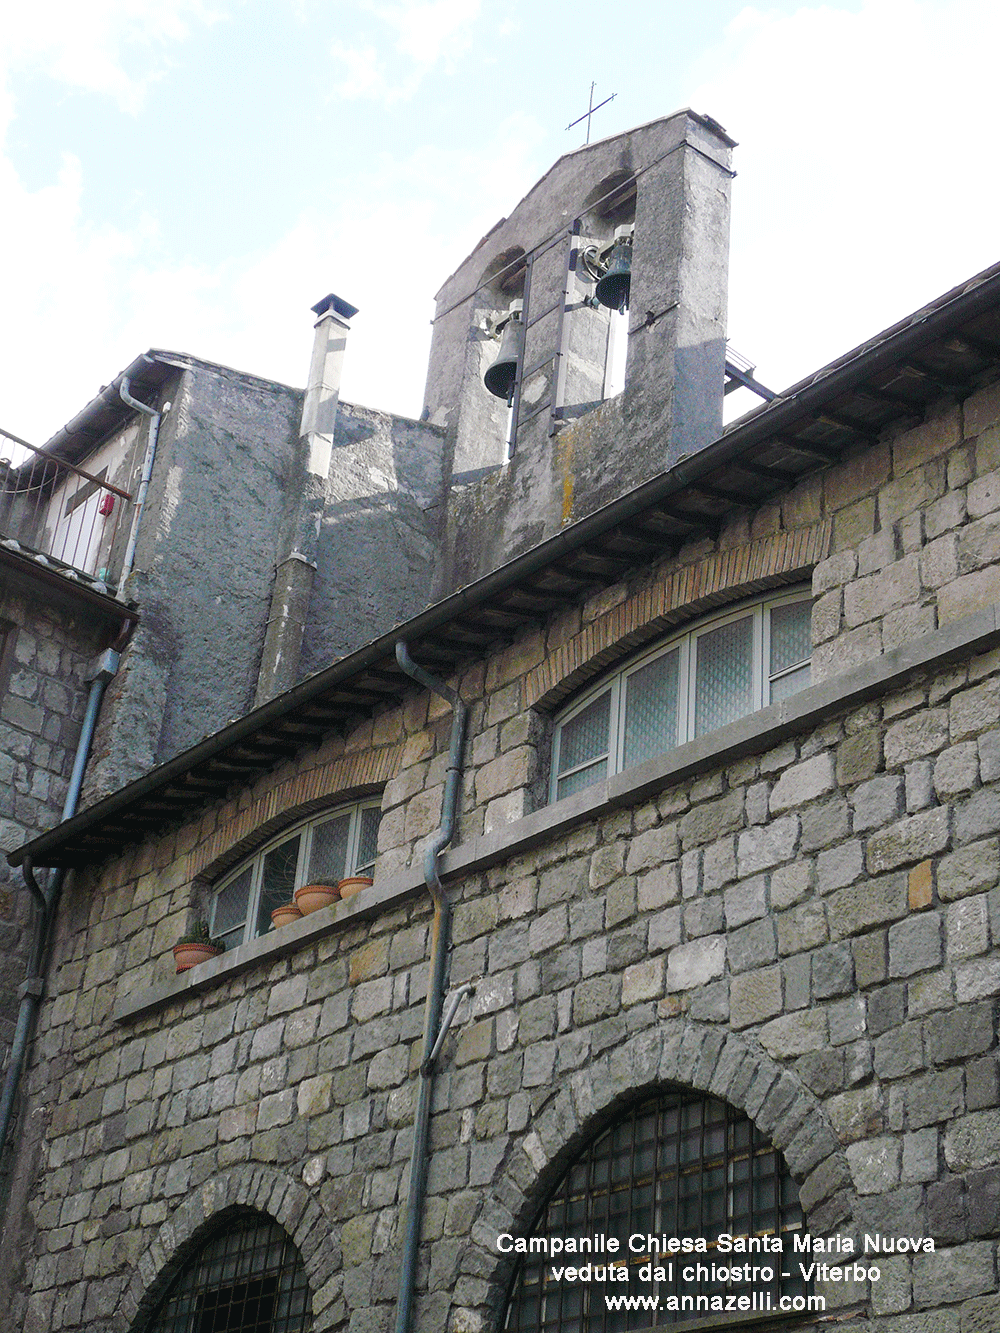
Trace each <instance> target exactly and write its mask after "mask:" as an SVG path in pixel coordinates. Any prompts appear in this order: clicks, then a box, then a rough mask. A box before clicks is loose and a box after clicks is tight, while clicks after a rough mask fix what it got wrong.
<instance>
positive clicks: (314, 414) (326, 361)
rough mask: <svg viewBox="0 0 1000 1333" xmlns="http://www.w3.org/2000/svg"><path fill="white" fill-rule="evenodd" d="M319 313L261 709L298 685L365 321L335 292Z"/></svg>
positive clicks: (263, 664)
mask: <svg viewBox="0 0 1000 1333" xmlns="http://www.w3.org/2000/svg"><path fill="white" fill-rule="evenodd" d="M312 310H313V314H315V315H316V316H317V319H316V325H315V335H314V337H313V349H312V357H311V359H310V363H309V381H308V384H307V385H306V392H305V397H304V398H303V400H302V419H301V422H300V425H299V442H300V446H302V457H303V461H304V472H303V474H301V478H300V484H299V485H298V486H295V485H294V483H293V484H292V485H291V486H290V488H289V496H288V502H287V506H286V510H285V521H284V523H283V525H282V531H283V532H284V533H285V534H286V536H285V539H284V541H283V543H282V547H281V549H280V551H279V553H278V559H277V563H276V565H275V570H274V583H273V585H272V588H271V607H270V612H269V614H268V619H267V629H266V631H265V635H264V647H263V651H262V653H261V660H260V669H259V671H258V673H257V691H256V694H255V696H254V705H253V706H254V707H255V708H258V707H259V706H260V705H261V704H264V703H266V702H267V701H268V699H273V698H274V697H275V696H276V695H278V694H281V693H283V691H285V690H287V689H290V688H291V686H292V685H294V684H295V681H296V679H297V677H298V670H299V657H300V654H301V652H302V635H303V631H304V630H305V624H306V617H307V616H308V614H309V599H310V595H311V593H312V585H313V576H314V575H315V572H316V544H317V540H318V537H319V529H320V524H321V522H322V520H323V509H324V506H325V504H326V484H327V477H328V476H329V473H330V461H331V458H332V455H333V435H334V429H335V427H336V424H337V406H338V404H339V402H340V377H341V373H342V371H343V367H344V351H345V349H346V347H347V334H348V331H349V329H350V321H351V319H352V318H353V317H354V316H355V315H356V314H357V313H358V312H357V308H356V307H355V306H352V305H350V304H349V303H348V302H347V301H345V300H343V299H342V298H341V297H339V296H335V295H334V294H333V293H332V292H331V293H330V294H329V295H328V296H324V297H323V299H322V300H321V301H317V303H316V304H315V305H314V306H313V307H312Z"/></svg>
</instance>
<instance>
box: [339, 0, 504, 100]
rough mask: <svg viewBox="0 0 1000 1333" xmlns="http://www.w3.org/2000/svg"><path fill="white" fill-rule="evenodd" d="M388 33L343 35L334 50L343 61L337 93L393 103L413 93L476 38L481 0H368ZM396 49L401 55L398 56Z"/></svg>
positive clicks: (365, 0) (365, 4)
mask: <svg viewBox="0 0 1000 1333" xmlns="http://www.w3.org/2000/svg"><path fill="white" fill-rule="evenodd" d="M362 7H363V8H364V9H365V10H367V11H369V12H370V13H372V14H374V15H375V17H376V18H378V19H379V20H380V21H381V22H382V24H384V25H385V28H387V29H388V38H387V39H383V40H379V41H378V42H377V45H372V43H371V42H368V41H366V42H362V43H360V44H353V45H352V44H350V43H347V42H343V41H341V40H340V39H337V40H336V41H334V42H333V43H332V44H331V48H330V54H331V55H332V56H333V58H334V60H335V61H339V63H340V65H341V66H342V70H343V76H342V78H341V79H340V81H339V82H338V84H337V92H338V93H339V95H340V96H341V97H344V98H347V99H348V100H355V99H358V98H372V99H375V100H380V101H384V102H385V103H386V105H388V106H391V105H393V104H394V103H396V102H400V101H405V100H407V99H408V98H410V97H412V96H413V94H414V93H415V92H416V91H417V89H418V88H419V86H420V84H421V83H422V82H423V80H424V79H425V78H426V76H427V75H428V74H429V73H430V71H431V70H432V69H433V68H434V67H435V66H436V65H438V64H441V63H444V64H445V65H446V66H448V67H450V66H451V65H452V64H453V62H454V61H455V60H456V59H457V58H458V57H459V56H460V55H461V54H462V52H463V51H465V50H466V49H467V48H468V46H469V45H470V43H471V28H472V25H473V24H474V22H475V20H476V19H477V17H478V15H479V0H400V2H399V3H397V4H392V5H383V4H378V3H374V2H373V0H362ZM392 53H395V58H393V57H392Z"/></svg>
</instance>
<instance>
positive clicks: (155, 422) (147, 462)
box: [115, 356, 170, 600]
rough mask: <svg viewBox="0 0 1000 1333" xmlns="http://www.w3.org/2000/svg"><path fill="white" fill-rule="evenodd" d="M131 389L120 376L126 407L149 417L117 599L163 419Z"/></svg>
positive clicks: (131, 552) (135, 537)
mask: <svg viewBox="0 0 1000 1333" xmlns="http://www.w3.org/2000/svg"><path fill="white" fill-rule="evenodd" d="M145 360H147V361H149V362H150V364H152V358H151V357H148V356H147V357H146V358H145ZM131 389H132V386H131V384H130V383H129V378H128V376H127V375H124V376H122V382H121V384H120V385H119V387H118V393H119V396H120V398H121V400H122V402H123V403H125V404H126V405H127V406H128V407H132V408H134V409H135V410H136V411H137V412H142V413H144V414H145V415H146V416H147V417H149V437H148V439H147V441H146V456H145V458H144V459H143V460H142V476H141V477H140V479H139V490H138V492H137V494H136V497H135V508H134V509H133V510H132V526H131V528H130V530H129V534H128V546H127V547H126V548H125V559H124V560H123V561H122V572H121V574H120V575H119V576H118V586H117V588H116V589H115V596H116V597H117V598H118V599H119V600H121V599H122V598H123V596H124V589H125V581H126V579H127V578H128V576H129V574H130V573H131V572H132V564H133V562H134V560H135V548H136V543H137V542H138V540H139V522H140V520H141V519H142V511H143V509H144V508H145V507H146V493H147V491H148V490H149V479H150V477H151V476H152V475H153V463H154V461H155V459H156V442H157V440H158V439H159V438H160V422H161V421H162V420H163V412H161V411H160V410H159V409H157V408H155V407H148V406H147V405H146V403H141V402H140V401H139V399H138V398H133V397H132V393H131ZM169 406H170V404H169V403H167V407H169ZM164 410H166V409H164Z"/></svg>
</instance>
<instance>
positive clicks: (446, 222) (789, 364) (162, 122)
mask: <svg viewBox="0 0 1000 1333" xmlns="http://www.w3.org/2000/svg"><path fill="white" fill-rule="evenodd" d="M998 47H1000V5H997V4H996V3H995V0H832V2H831V3H827V4H793V3H785V2H784V0H780V2H779V3H775V4H770V5H763V4H762V5H746V4H742V3H732V2H731V0H703V3H702V4H700V5H698V6H694V5H691V4H689V3H684V4H681V3H678V2H677V0H633V3H631V4H630V5H628V6H621V5H607V4H597V3H594V0H575V3H572V4H571V3H567V2H565V0H87V3H86V4H80V3H79V0H36V3H35V4H34V6H32V7H31V8H30V10H29V8H28V7H27V6H18V7H16V8H14V7H11V9H10V10H9V12H8V13H7V15H6V17H5V20H4V36H3V43H2V49H0V236H2V240H3V263H2V265H0V302H2V310H3V319H2V320H0V367H2V370H0V428H3V429H5V430H8V431H12V432H13V433H15V434H17V435H21V436H23V437H24V438H26V439H28V440H30V441H32V442H34V443H42V442H43V441H44V440H45V439H47V438H48V436H50V435H51V434H52V433H53V432H54V431H55V430H57V429H58V428H59V426H61V425H62V424H63V423H64V422H66V421H67V420H69V419H70V418H71V417H72V416H73V415H74V414H75V413H76V412H78V411H79V410H80V409H81V408H82V407H83V406H85V404H86V403H87V402H88V401H89V400H90V399H91V398H92V397H93V396H94V395H95V394H96V393H97V392H98V391H99V389H100V388H101V386H102V385H104V384H106V383H108V382H110V381H111V380H112V379H113V378H114V377H115V375H116V374H118V372H119V371H121V370H122V369H123V368H124V367H125V366H126V365H127V364H128V363H129V362H130V361H131V360H132V359H133V358H134V357H136V356H137V355H138V354H139V353H141V352H143V351H145V350H146V349H147V348H149V347H160V348H168V349H171V350H175V351H181V352H187V353H190V354H192V355H194V356H199V357H202V358H204V359H206V360H209V361H216V362H221V363H223V364H226V365H231V366H234V367H236V368H237V369H239V370H244V371H250V372H253V373H255V374H258V375H262V376H264V377H266V378H269V379H275V380H279V381H283V382H286V383H289V384H295V385H301V384H302V383H303V382H304V379H305V375H306V369H307V366H308V359H309V349H310V345H311V341H312V321H313V317H312V316H311V314H310V310H309V307H310V306H311V305H312V304H314V303H315V302H316V301H317V300H319V298H320V297H322V296H324V295H325V294H326V293H327V292H330V291H334V292H337V293H338V294H339V295H340V296H342V297H344V298H345V299H346V300H348V301H350V302H351V303H352V304H354V305H355V306H358V307H359V314H358V315H357V316H356V317H355V319H354V321H353V331H352V334H351V341H350V344H349V347H348V354H347V361H346V365H345V370H344V380H343V387H342V393H343V396H344V397H345V398H347V399H348V400H350V401H353V402H359V403H364V404H366V405H368V406H372V407H379V408H384V409H388V410H391V411H395V412H399V413H402V414H405V415H408V416H418V415H419V413H420V410H421V406H422V390H423V379H424V370H425V364H426V355H427V348H428V344H429V338H430V323H429V321H430V317H431V315H432V313H433V296H434V293H435V291H436V290H437V289H438V287H439V286H440V285H441V283H442V282H443V281H444V279H445V278H446V277H447V276H448V275H449V274H450V273H451V272H452V271H453V270H454V269H455V267H456V266H457V264H458V263H459V262H460V261H461V260H462V259H463V258H464V257H465V256H466V255H467V254H468V253H469V252H470V251H471V250H472V248H473V247H474V246H475V244H476V243H477V241H478V240H479V239H480V237H481V236H483V235H484V234H485V233H486V232H487V231H488V230H489V229H490V227H492V226H493V224H494V223H495V222H496V221H498V220H499V218H501V217H502V216H504V215H505V214H508V213H510V212H511V211H512V209H513V207H514V206H515V204H516V203H517V201H518V200H519V199H520V198H521V197H522V196H523V195H524V194H525V193H526V191H527V190H528V189H529V188H530V187H531V185H532V184H533V183H534V182H535V181H536V180H537V179H538V178H539V177H540V176H541V175H542V174H543V173H544V172H545V171H546V170H547V169H548V167H549V166H550V165H551V163H552V162H553V161H554V160H555V159H556V158H557V157H559V156H560V155H561V154H563V153H565V152H569V151H572V150H573V149H575V148H578V147H579V146H580V145H581V144H582V143H583V135H584V130H583V127H582V126H578V127H577V128H575V129H573V130H567V129H566V126H567V124H568V123H569V122H570V121H571V120H573V119H575V118H576V117H577V116H578V115H580V114H581V113H582V112H584V111H585V110H586V108H587V101H588V97H589V95H590V85H591V82H592V81H593V82H595V84H596V90H595V94H594V96H595V101H600V100H602V99H603V98H605V97H608V96H610V95H611V94H612V93H614V94H615V98H614V101H612V102H611V103H610V104H609V105H607V106H605V107H604V108H603V109H602V110H600V111H599V112H597V114H596V115H595V117H594V122H593V130H592V138H594V139H596V138H600V137H603V136H606V135H613V134H617V133H620V132H622V131H623V130H625V129H628V128H629V127H630V126H632V125H638V124H642V123H643V122H645V121H648V120H652V119H655V118H656V117H659V116H663V115H667V114H669V113H671V112H672V111H675V110H677V109H678V108H680V107H683V106H690V107H692V108H693V109H694V110H696V111H699V112H704V113H707V114H709V115H711V116H713V117H715V119H716V120H718V121H720V122H721V123H722V124H723V125H724V126H725V127H726V129H727V131H728V132H729V134H730V135H731V136H732V137H733V138H734V139H736V140H737V141H738V143H739V147H738V148H737V149H736V150H735V154H734V159H735V161H734V164H735V166H736V168H737V172H738V174H737V178H736V180H735V181H734V182H733V217H732V247H731V257H730V306H729V334H730V339H731V342H732V344H733V346H734V347H735V348H737V349H738V350H739V351H740V352H741V353H742V354H743V355H744V356H746V357H748V358H749V359H750V360H751V361H753V362H754V363H755V364H756V366H757V374H758V377H759V378H760V379H761V380H762V381H763V382H764V383H765V384H767V385H769V386H770V387H771V388H773V389H781V388H783V387H785V386H787V385H788V384H791V383H793V382H794V381H795V380H797V379H799V378H801V377H803V376H805V375H807V374H809V373H810V372H811V371H813V370H815V369H817V368H819V367H820V366H821V365H823V364H824V363H825V362H827V361H829V360H831V359H832V358H834V357H836V356H838V355H840V354H841V353H843V352H844V351H846V350H848V349H849V348H850V347H852V346H854V345H856V344H858V343H860V342H862V341H864V340H865V339H867V338H869V337H871V336H872V335H874V334H875V333H877V332H878V331H879V330H880V329H882V328H885V327H886V326H888V325H890V324H892V323H893V322H895V321H896V320H897V319H899V318H902V317H903V316H905V315H906V314H908V313H909V312H910V311H912V310H914V309H916V308H917V307H919V306H920V305H922V304H923V303H924V302H926V301H928V300H930V299H932V298H933V297H934V296H936V295H938V294H940V293H941V292H943V291H945V290H947V289H948V288H949V287H951V286H954V285H956V284H958V283H960V282H962V281H964V280H965V279H966V278H967V277H969V276H971V275H972V274H973V273H975V272H977V271H979V270H980V269H982V268H985V267H987V266H988V265H989V264H991V263H994V262H995V261H997V260H998V259H1000V237H998V235H997V226H996V221H995V219H996V216H997V211H998V210H997V203H998V198H997V196H998V192H1000V185H998V183H997V172H996V170H995V168H994V165H993V163H992V160H991V159H992V150H991V148H990V146H989V135H988V133H987V131H988V130H989V128H990V126H991V125H992V124H993V123H994V121H995V116H996V112H995V105H994V104H995V100H996V99H995V93H994V88H995V82H996V75H995V68H994V66H995V60H996V51H997V49H998ZM753 401H754V400H753V399H747V401H746V402H745V403H744V404H743V407H744V409H746V408H749V407H750V406H752V405H753Z"/></svg>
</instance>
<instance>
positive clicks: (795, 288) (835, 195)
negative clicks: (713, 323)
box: [692, 0, 1000, 388]
mask: <svg viewBox="0 0 1000 1333" xmlns="http://www.w3.org/2000/svg"><path fill="white" fill-rule="evenodd" d="M998 39H1000V8H998V7H997V6H996V5H995V4H994V3H993V0H950V3H947V4H942V3H931V2H930V0H865V2H864V3H863V4H862V5H861V6H860V8H858V7H856V6H851V7H850V8H848V7H846V6H839V7H838V6H835V5H829V4H828V5H822V6H804V7H802V8H800V9H798V10H797V11H795V12H794V13H792V14H784V15H782V14H776V13H773V12H768V11H764V10H760V9H756V8H747V9H746V10H744V11H743V12H742V13H741V14H740V15H739V16H738V18H737V19H736V20H735V21H734V22H733V23H732V24H731V25H730V26H729V28H728V29H727V32H726V35H725V39H724V41H723V42H722V44H721V45H720V47H719V48H717V49H716V50H715V51H713V52H711V54H710V56H709V57H706V59H705V61H704V62H703V69H704V74H705V77H704V82H703V83H702V85H701V87H700V88H699V89H698V90H697V92H696V94H695V96H694V97H693V98H692V103H693V105H695V106H696V107H698V108H699V109H701V110H705V111H707V112H709V113H710V114H712V115H714V116H716V117H717V118H718V119H719V120H721V121H722V123H723V124H724V125H725V126H726V128H727V129H728V130H729V131H730V132H731V133H732V134H733V136H734V137H735V138H737V139H739V140H740V147H739V148H738V149H737V151H736V154H735V161H736V166H737V168H738V170H739V177H738V179H737V180H736V181H735V182H734V189H733V199H734V210H733V221H734V227H733V255H732V264H731V275H732V278H731V303H730V315H731V318H730V328H731V331H732V335H733V341H734V343H735V345H736V346H737V347H738V348H739V350H741V351H742V352H744V353H745V354H746V355H748V356H750V357H754V358H756V359H757V364H758V371H759V375H760V378H761V379H762V380H763V381H764V382H765V383H768V384H772V386H773V387H775V388H779V387H783V386H784V385H785V384H786V383H788V382H789V381H790V380H791V379H793V378H797V377H799V376H801V375H803V374H805V373H808V372H809V371H810V370H812V369H814V368H816V367H818V366H819V365H822V364H823V363H824V362H825V361H827V360H830V359H832V358H833V357H834V356H836V355H838V354H840V353H841V352H843V351H846V350H847V349H848V348H850V347H851V346H852V345H854V344H856V343H858V342H861V341H863V340H864V339H865V338H867V337H869V336H871V335H873V334H875V333H876V332H878V331H879V330H880V329H881V328H883V327H886V326H887V325H889V324H891V323H893V322H894V321H895V320H896V319H898V318H901V317H902V316H904V315H906V314H907V313H909V311H911V310H912V309H914V308H915V307H917V306H918V305H920V304H922V303H923V302H925V301H927V300H929V299H931V298H932V297H934V296H935V295H937V294H938V293H940V292H941V291H943V290H946V289H947V288H948V287H950V286H952V285H953V284H955V283H957V282H959V281H961V280H962V279H963V278H964V277H967V276H969V275H970V274H971V273H973V272H975V271H976V270H978V269H980V268H983V267H985V266H986V265H987V264H989V263H991V262H993V261H994V260H995V259H996V258H997V257H998V256H997V242H996V228H995V221H994V219H995V214H996V204H997V194H998V187H997V184H996V180H995V176H994V174H993V172H992V169H991V167H990V164H989V161H988V147H987V135H986V128H987V127H989V126H991V125H992V122H993V119H994V115H995V112H994V108H993V101H994V96H993V86H994V82H995V71H994V68H993V66H994V64H995V57H994V52H995V51H996V48H997V43H998Z"/></svg>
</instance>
